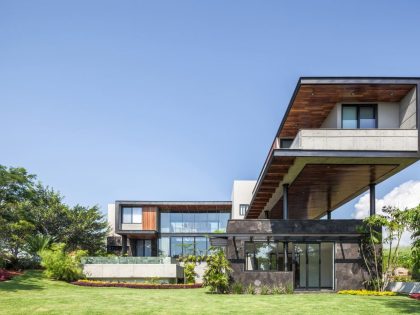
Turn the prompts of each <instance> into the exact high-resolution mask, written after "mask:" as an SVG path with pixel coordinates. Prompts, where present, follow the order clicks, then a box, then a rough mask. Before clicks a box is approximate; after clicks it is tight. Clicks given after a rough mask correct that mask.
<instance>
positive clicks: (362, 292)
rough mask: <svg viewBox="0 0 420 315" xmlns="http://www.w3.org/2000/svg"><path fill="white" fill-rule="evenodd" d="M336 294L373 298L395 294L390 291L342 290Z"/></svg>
mask: <svg viewBox="0 0 420 315" xmlns="http://www.w3.org/2000/svg"><path fill="white" fill-rule="evenodd" d="M338 294H350V295H375V296H394V295H397V293H395V292H392V291H371V290H342V291H338Z"/></svg>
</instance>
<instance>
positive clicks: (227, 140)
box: [0, 0, 420, 217]
mask: <svg viewBox="0 0 420 315" xmlns="http://www.w3.org/2000/svg"><path fill="white" fill-rule="evenodd" d="M419 20H420V2H418V1H414V0H413V1H398V2H394V1H392V2H391V1H346V2H341V1H147V2H146V1H103V0H102V1H66V2H65V1H36V2H35V1H0V119H1V120H0V121H1V123H0V143H1V150H0V152H1V154H0V164H4V165H8V166H23V167H26V168H27V169H28V170H29V171H30V172H31V173H35V174H37V175H38V176H39V179H41V180H42V181H43V183H44V184H48V185H50V186H52V187H54V188H55V189H57V190H59V191H60V192H61V193H62V194H64V195H65V196H66V199H65V201H66V202H68V203H69V204H72V205H73V204H76V203H80V204H84V205H93V204H99V205H100V206H101V207H102V209H104V210H105V209H106V204H107V203H109V202H113V201H114V200H115V199H149V200H228V199H230V192H231V185H232V181H233V180H234V179H254V178H256V177H257V176H258V174H259V172H260V170H261V167H262V164H263V162H264V159H265V157H266V155H267V152H268V148H269V146H270V144H271V142H272V140H273V137H274V134H275V132H276V130H277V128H278V125H279V123H280V121H281V118H282V116H283V114H284V111H285V108H286V106H287V104H288V101H289V99H290V97H291V94H292V92H293V89H294V87H295V85H296V82H297V80H298V78H299V77H300V76H352V75H354V76H420V63H419V51H420V41H419V40H418V39H419V38H420V27H419V22H418V21H419ZM410 179H411V180H420V169H419V164H418V163H417V164H415V165H413V166H411V167H410V168H409V169H406V170H405V171H403V172H401V173H400V174H398V175H396V176H394V177H393V178H391V179H389V180H388V181H386V182H384V183H383V184H381V185H379V187H378V190H377V195H378V197H379V198H381V197H382V196H384V195H385V194H386V193H388V192H389V191H390V190H391V189H392V188H393V187H395V186H398V185H400V184H401V183H403V182H405V181H407V180H410ZM354 203H355V202H353V203H350V205H348V206H346V207H344V208H343V209H342V210H340V211H338V212H337V213H336V214H335V215H336V216H337V217H339V216H346V215H347V216H348V215H349V213H350V212H351V211H352V209H353V204H354Z"/></svg>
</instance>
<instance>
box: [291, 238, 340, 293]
mask: <svg viewBox="0 0 420 315" xmlns="http://www.w3.org/2000/svg"><path fill="white" fill-rule="evenodd" d="M333 249H334V244H333V243H295V244H294V255H295V259H294V264H295V286H296V288H297V289H321V288H326V289H332V288H333V273H334V264H333Z"/></svg>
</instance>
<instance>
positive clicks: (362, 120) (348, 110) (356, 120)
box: [341, 104, 378, 129]
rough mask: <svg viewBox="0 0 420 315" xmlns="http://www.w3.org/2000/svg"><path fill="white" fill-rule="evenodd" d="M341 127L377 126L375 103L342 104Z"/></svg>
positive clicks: (364, 127) (366, 127)
mask: <svg viewBox="0 0 420 315" xmlns="http://www.w3.org/2000/svg"><path fill="white" fill-rule="evenodd" d="M341 117H342V122H341V126H342V128H343V129H359V128H360V129H369V128H378V119H377V106H376V104H360V105H344V104H343V105H342V116H341Z"/></svg>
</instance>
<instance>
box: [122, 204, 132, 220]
mask: <svg viewBox="0 0 420 315" xmlns="http://www.w3.org/2000/svg"><path fill="white" fill-rule="evenodd" d="M122 223H131V208H128V207H123V208H122Z"/></svg>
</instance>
